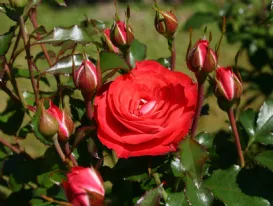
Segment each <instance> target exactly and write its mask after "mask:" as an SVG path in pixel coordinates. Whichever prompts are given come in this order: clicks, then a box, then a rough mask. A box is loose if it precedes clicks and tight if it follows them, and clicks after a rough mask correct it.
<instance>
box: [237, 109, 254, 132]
mask: <svg viewBox="0 0 273 206" xmlns="http://www.w3.org/2000/svg"><path fill="white" fill-rule="evenodd" d="M240 122H241V124H242V125H243V126H244V128H245V130H246V132H247V133H248V135H249V136H254V135H255V112H254V110H253V109H247V110H246V111H244V112H243V113H242V114H241V116H240Z"/></svg>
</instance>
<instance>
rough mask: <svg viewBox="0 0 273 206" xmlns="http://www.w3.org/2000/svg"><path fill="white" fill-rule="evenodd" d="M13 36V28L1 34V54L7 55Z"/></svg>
mask: <svg viewBox="0 0 273 206" xmlns="http://www.w3.org/2000/svg"><path fill="white" fill-rule="evenodd" d="M13 37H14V30H13V29H11V30H10V31H9V32H7V33H5V34H3V35H0V56H1V55H5V54H6V53H7V52H8V50H9V47H10V44H11V40H12V38H13Z"/></svg>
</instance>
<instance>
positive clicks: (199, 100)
mask: <svg viewBox="0 0 273 206" xmlns="http://www.w3.org/2000/svg"><path fill="white" fill-rule="evenodd" d="M203 101H204V82H200V81H199V82H198V96H197V105H196V109H195V116H194V119H193V123H192V126H191V138H194V137H195V132H196V129H197V126H198V120H199V117H200V114H201V110H202V105H203Z"/></svg>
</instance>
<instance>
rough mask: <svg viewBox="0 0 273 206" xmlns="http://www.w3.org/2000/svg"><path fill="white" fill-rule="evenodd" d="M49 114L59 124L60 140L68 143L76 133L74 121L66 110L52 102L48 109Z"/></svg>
mask: <svg viewBox="0 0 273 206" xmlns="http://www.w3.org/2000/svg"><path fill="white" fill-rule="evenodd" d="M47 112H48V113H49V114H51V115H52V116H53V117H54V118H55V119H56V120H57V122H58V124H59V129H58V135H59V140H60V141H62V142H66V141H67V140H68V139H69V137H70V136H71V134H72V133H73V131H74V123H73V121H72V119H71V118H70V116H69V115H68V114H67V113H66V112H65V111H64V110H60V109H59V108H58V107H57V106H56V105H54V104H53V103H52V101H50V106H49V108H48V109H47Z"/></svg>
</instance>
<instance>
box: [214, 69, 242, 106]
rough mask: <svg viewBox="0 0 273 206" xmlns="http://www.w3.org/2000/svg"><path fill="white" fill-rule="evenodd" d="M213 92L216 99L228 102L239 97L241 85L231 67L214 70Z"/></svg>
mask: <svg viewBox="0 0 273 206" xmlns="http://www.w3.org/2000/svg"><path fill="white" fill-rule="evenodd" d="M214 92H215V95H216V96H217V98H224V99H226V100H227V101H228V102H232V101H233V100H237V99H239V98H240V97H241V95H242V93H243V85H242V82H241V80H240V78H239V77H238V76H237V75H236V74H235V73H234V72H233V71H232V68H231V67H226V68H224V67H220V68H218V69H217V70H216V77H215V90H214Z"/></svg>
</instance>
